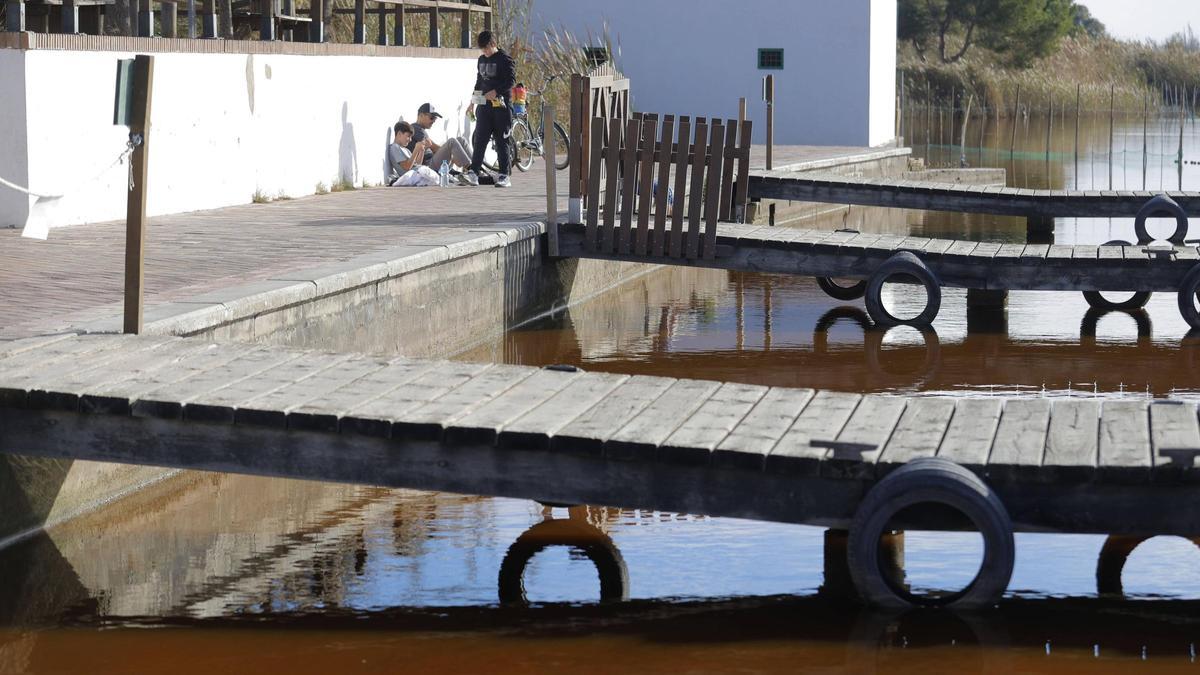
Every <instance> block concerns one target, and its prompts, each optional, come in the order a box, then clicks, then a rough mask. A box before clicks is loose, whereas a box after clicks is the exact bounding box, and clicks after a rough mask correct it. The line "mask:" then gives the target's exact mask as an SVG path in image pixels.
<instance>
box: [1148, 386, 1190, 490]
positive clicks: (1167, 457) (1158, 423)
mask: <svg viewBox="0 0 1200 675" xmlns="http://www.w3.org/2000/svg"><path fill="white" fill-rule="evenodd" d="M1150 447H1151V450H1152V451H1153V452H1152V454H1151V461H1152V462H1153V464H1154V479H1155V480H1156V481H1163V482H1179V481H1184V480H1186V481H1188V482H1194V481H1195V479H1196V477H1197V475H1198V469H1200V467H1197V466H1196V457H1197V455H1200V426H1198V425H1197V418H1196V404H1195V403H1191V402H1186V401H1155V402H1153V403H1151V404H1150Z"/></svg>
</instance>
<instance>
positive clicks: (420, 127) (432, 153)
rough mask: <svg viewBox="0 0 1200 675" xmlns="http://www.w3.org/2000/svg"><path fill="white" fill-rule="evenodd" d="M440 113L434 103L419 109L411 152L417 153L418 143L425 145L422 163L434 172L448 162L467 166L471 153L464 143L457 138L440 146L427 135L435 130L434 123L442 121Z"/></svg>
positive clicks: (409, 148)
mask: <svg viewBox="0 0 1200 675" xmlns="http://www.w3.org/2000/svg"><path fill="white" fill-rule="evenodd" d="M441 117H442V114H441V113H439V112H438V111H437V110H436V109H435V108H434V107H433V104H432V103H422V104H421V107H420V108H418V109H417V123H416V124H414V125H413V137H412V141H411V142H410V143H409V144H408V150H409V152H415V151H416V146H417V144H418V143H424V144H425V155H424V157H422V158H421V163H422V164H424V165H425V166H428V167H430V168H431V169H433V170H435V171H436V170H438V169H439V168H441V166H442V162H444V161H448V162H450V164H451V165H454V166H467V165H469V164H470V163H471V153H469V152H467V149H466V147H464V145H463V142H462V141H461V140H459V139H457V138H450V139H447V140H446V143H445V145H438V144H437V143H435V142H434V141H433V139H432V138H430V137H429V134H427V133H425V132H426V130H428V129H431V128H433V123H434V122H435V121H436V120H438V119H440V118H441Z"/></svg>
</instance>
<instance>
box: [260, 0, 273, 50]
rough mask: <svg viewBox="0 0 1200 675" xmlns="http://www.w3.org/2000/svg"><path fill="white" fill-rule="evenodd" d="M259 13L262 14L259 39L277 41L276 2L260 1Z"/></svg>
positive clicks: (270, 0) (269, 0) (271, 0)
mask: <svg viewBox="0 0 1200 675" xmlns="http://www.w3.org/2000/svg"><path fill="white" fill-rule="evenodd" d="M258 11H259V13H260V14H262V17H261V18H260V19H259V26H258V39H260V40H266V41H272V40H274V39H275V0H258Z"/></svg>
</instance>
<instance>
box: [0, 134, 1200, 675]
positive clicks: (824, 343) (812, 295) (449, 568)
mask: <svg viewBox="0 0 1200 675" xmlns="http://www.w3.org/2000/svg"><path fill="white" fill-rule="evenodd" d="M1034 120H1035V121H1034V122H1031V124H1034V125H1035V126H1036V118H1034ZM1097 124H1099V125H1100V126H1101V127H1102V128H1103V130H1104V133H1103V134H1102V135H1101V136H1100V137H1099V138H1095V139H1094V142H1093V143H1092V146H1089V147H1091V150H1087V151H1085V152H1084V158H1085V161H1084V162H1083V164H1082V166H1083V167H1084V170H1081V171H1080V172H1079V173H1076V172H1075V171H1074V166H1073V161H1068V160H1067V159H1066V158H1065V157H1063V156H1060V157H1058V159H1056V160H1055V162H1052V164H1051V167H1050V171H1049V172H1045V171H1044V170H1045V164H1044V162H1042V161H1040V160H1041V158H1033V159H1030V158H1025V159H1019V160H1018V161H1017V162H1016V163H1015V164H1013V165H1010V169H1015V171H1010V182H1011V183H1013V184H1019V185H1030V186H1040V185H1038V184H1037V181H1039V180H1045V179H1046V177H1047V176H1048V177H1049V179H1050V181H1051V183H1052V184H1053V185H1055V186H1061V185H1066V184H1070V185H1080V186H1084V187H1086V186H1089V185H1093V184H1096V183H1091V182H1089V180H1090V179H1089V178H1088V176H1090V175H1091V174H1092V173H1098V175H1100V176H1103V177H1104V180H1105V181H1107V157H1106V156H1105V155H1106V153H1107V119H1104V120H1102V121H1097ZM1093 126H1095V125H1093ZM1126 126H1129V127H1130V128H1129V129H1127V131H1128V133H1133V132H1134V131H1136V133H1137V134H1138V138H1139V143H1138V148H1139V150H1140V134H1141V122H1140V120H1137V121H1131V122H1129V124H1127V125H1126ZM991 133H992V134H993V136H994V138H995V139H997V140H995V141H994V142H993V145H997V144H1003V147H1004V149H1005V150H1006V149H1007V145H1006V144H1007V141H1008V138H1009V136H1008V135H1007V132H1006V131H1004V130H997V131H994V132H991ZM1060 133H1072V134H1073V129H1070V128H1069V127H1068V129H1066V130H1065V131H1063V132H1060ZM1083 136H1084V137H1085V138H1092V137H1094V136H1096V134H1087V133H1085V134H1083ZM1029 137H1030V138H1037V135H1036V134H1029ZM1072 137H1073V136H1072ZM985 138H987V136H985ZM1018 138H1020V136H1018ZM1054 138H1055V139H1056V141H1063V139H1062V138H1060V137H1059V136H1055V137H1054ZM999 139H1003V140H999ZM917 140H918V141H919V140H920V139H919V138H917ZM1032 142H1033V141H1030V143H1032ZM1063 142H1065V141H1063ZM1117 147H1118V148H1120V147H1121V146H1120V144H1119V143H1118V145H1117ZM914 149H915V150H916V151H917V153H918V154H922V153H923V152H924V146H923V145H922V144H921V143H919V142H918V143H916V144H915V146H914ZM1198 149H1200V142H1198V139H1197V135H1196V133H1195V131H1194V127H1189V133H1188V135H1187V136H1186V154H1187V156H1189V157H1195V154H1196V150H1198ZM1034 150H1035V149H1030V152H1033V151H1034ZM956 154H957V153H956ZM1060 154H1061V153H1060ZM947 156H949V155H948V154H947ZM987 156H988V153H987V151H985V152H983V153H982V154H981V155H980V157H982V158H984V159H985V160H986V158H987ZM936 159H937V158H935V163H945V161H946V160H945V159H944V158H943V160H942V161H941V162H938V161H936ZM1071 159H1072V160H1073V157H1071ZM972 163H975V162H974V161H973V162H972ZM985 163H986V162H985ZM1129 163H1134V164H1136V167H1137V169H1138V171H1139V172H1140V170H1141V160H1140V158H1138V159H1136V160H1134V159H1130V160H1129ZM1131 165H1132V164H1131ZM1196 169H1197V167H1195V166H1193V165H1190V164H1187V165H1185V166H1184V172H1183V179H1184V186H1185V187H1190V188H1192V189H1195V188H1197V187H1200V175H1197V174H1195V173H1189V172H1191V171H1195V170H1196ZM1116 174H1117V175H1120V172H1119V171H1118V172H1116ZM1164 175H1165V178H1164V180H1167V181H1168V183H1169V180H1170V178H1171V173H1170V171H1167V172H1166V173H1165V174H1164ZM1148 178H1149V176H1148ZM1166 186H1167V187H1171V186H1170V185H1166ZM1132 187H1133V186H1132V185H1130V188H1132ZM1117 189H1121V188H1120V187H1118V188H1117ZM847 217H857V218H860V219H861V222H858V223H854V222H851V223H849V224H851V225H853V226H859V227H860V228H861V229H863V230H864V231H869V230H870V229H871V228H878V229H886V230H889V231H908V232H914V233H919V234H922V235H927V236H963V235H969V236H973V237H979V238H987V239H993V240H1005V241H1017V240H1020V239H1021V238H1022V237H1023V236H1024V227H1023V225H1024V224H1023V223H1022V222H1019V221H1017V220H1015V219H1005V218H990V217H976V216H970V217H964V216H950V215H922V214H904V213H891V212H869V213H866V214H862V213H855V214H852V215H851V216H847ZM832 221H833V222H828V221H827V222H826V224H827V225H828V226H831V227H833V226H841V225H843V224H844V223H843V218H842V217H841V216H835V217H834V218H833V219H832ZM1130 229H1131V228H1130V225H1129V223H1128V222H1127V221H1120V220H1112V221H1109V220H1079V221H1072V220H1067V221H1060V222H1059V223H1058V224H1057V227H1056V234H1055V236H1056V240H1058V241H1061V242H1093V243H1099V242H1103V241H1108V240H1109V239H1113V238H1117V237H1128V236H1129V235H1130ZM891 292H892V299H891V301H892V302H893V303H895V304H898V305H903V304H905V303H909V302H914V301H915V300H914V299H913V298H911V297H910V294H908V293H907V292H906V290H905V289H904V288H902V287H901V288H898V289H894V290H893V291H891ZM1193 342H1197V340H1196V338H1195V337H1194V336H1192V337H1189V336H1188V335H1187V333H1186V326H1185V324H1184V323H1183V322H1182V320H1181V319H1180V318H1179V316H1178V312H1177V310H1176V309H1175V302H1174V298H1173V297H1168V296H1166V295H1161V296H1160V297H1155V298H1154V299H1153V300H1152V301H1151V303H1150V305H1149V306H1148V307H1147V309H1146V311H1144V312H1137V313H1132V314H1130V313H1122V312H1110V313H1108V314H1098V313H1096V312H1090V311H1089V310H1088V308H1087V306H1086V304H1085V303H1084V302H1083V300H1082V299H1081V298H1080V297H1079V296H1078V294H1070V293H1016V294H1013V296H1012V298H1011V299H1010V302H1009V307H1008V311H1007V312H1006V313H1002V314H995V313H993V314H984V315H970V316H969V315H968V313H967V312H966V308H965V299H964V296H963V295H962V294H961V293H958V292H954V291H949V292H947V294H946V296H945V298H944V300H943V307H942V312H941V315H940V317H939V319H938V321H937V322H935V325H934V328H933V330H931V331H925V332H919V331H915V330H912V329H907V328H898V329H893V330H890V331H886V332H885V331H881V330H879V329H877V328H875V327H873V326H871V324H870V321H869V319H867V317H866V316H865V314H864V313H863V312H862V311H861V305H860V304H858V303H851V304H842V303H837V302H835V301H833V300H831V299H829V298H827V297H826V296H824V295H823V294H822V293H821V292H820V291H819V290H818V289H817V288H816V286H815V284H813V282H812V281H811V280H810V279H805V278H786V277H769V276H763V275H751V274H727V273H723V272H712V271H696V270H664V271H660V272H656V273H653V274H651V275H648V276H646V277H644V278H642V279H640V280H638V281H636V282H633V283H630V284H627V285H626V286H624V287H622V288H621V289H617V290H615V291H613V292H611V293H608V294H606V295H604V296H601V297H598V298H596V299H594V300H592V301H590V302H588V303H585V304H584V305H581V306H579V307H576V308H572V309H571V310H570V311H569V312H566V313H564V314H562V315H559V316H555V317H550V318H547V319H545V320H542V321H539V322H536V323H534V324H530V325H527V326H524V327H521V328H520V329H517V330H514V331H511V332H510V333H509V334H507V335H506V336H504V337H503V338H501V339H498V340H496V341H494V342H493V343H490V344H485V345H480V346H479V347H478V348H476V349H474V350H472V351H471V352H470V353H467V354H463V355H461V358H464V359H476V360H484V359H489V360H490V359H496V360H503V361H506V362H512V363H526V364H550V363H573V364H578V365H581V366H583V367H584V368H586V369H589V370H605V371H613V372H628V373H651V374H662V375H671V376H684V377H699V378H713V379H721V380H737V381H744V382H756V383H763V384H772V385H789V386H804V387H819V388H829V389H840V390H848V391H878V392H898V393H900V392H902V393H910V394H911V393H917V394H940V395H944V394H949V395H963V394H970V395H1008V394H1014V393H1017V394H1025V395H1029V394H1033V395H1047V396H1107V397H1117V396H1158V397H1164V396H1173V397H1195V396H1197V395H1198V394H1200V376H1198V375H1200V373H1198V369H1200V365H1198V362H1200V352H1197V349H1200V346H1194V345H1193ZM175 488H176V489H173V490H165V491H162V492H161V493H158V496H154V495H144V496H141V497H136V498H133V499H132V500H127V501H126V502H122V503H120V504H118V505H117V506H115V507H114V508H112V509H109V510H106V511H105V512H104V513H102V514H98V515H95V516H90V517H86V518H83V519H80V520H77V521H74V522H72V523H70V524H67V525H63V526H60V527H56V528H53V529H51V530H50V531H49V532H47V533H44V534H42V535H39V536H38V537H35V538H33V539H29V540H27V541H24V542H22V543H19V544H17V545H14V546H10V547H8V548H7V549H4V550H2V551H0V672H2V673H9V672H36V673H46V672H64V673H66V672H69V673H75V672H97V673H99V672H161V671H171V672H178V673H192V672H196V673H201V672H203V673H210V672H214V671H218V672H227V671H228V672H243V671H255V672H263V671H266V672H270V671H277V670H278V671H282V670H287V671H291V672H312V673H329V672H364V673H370V672H396V671H406V672H431V671H437V672H446V673H458V672H461V673H481V672H495V673H518V672H519V673H527V672H561V671H570V672H580V673H626V672H636V673H642V672H646V673H656V672H663V673H667V672H669V673H707V672H782V671H796V670H799V671H806V672H829V673H859V672H897V673H905V672H913V673H927V672H954V673H958V672H1014V671H1016V672H1081V671H1086V672H1126V671H1127V670H1129V669H1133V668H1136V669H1150V668H1152V669H1154V670H1156V671H1174V670H1180V671H1182V670H1185V669H1186V670H1188V671H1193V670H1195V669H1196V667H1197V664H1196V663H1195V650H1196V647H1195V645H1196V643H1197V642H1200V611H1197V610H1198V609H1200V605H1197V604H1196V603H1197V602H1200V548H1198V547H1197V546H1196V545H1195V544H1193V543H1192V542H1190V541H1187V540H1183V539H1178V538H1156V539H1153V540H1150V541H1148V542H1147V543H1146V544H1144V545H1142V546H1140V547H1138V549H1137V550H1135V551H1134V553H1133V554H1132V555H1131V556H1130V559H1129V561H1128V563H1127V564H1126V567H1125V572H1124V576H1123V582H1124V593H1125V596H1126V597H1125V598H1124V599H1116V598H1110V597H1105V598H1101V597H1098V595H1097V591H1096V586H1097V583H1096V578H1095V570H1096V562H1097V554H1098V552H1099V550H1100V547H1101V545H1102V543H1103V540H1104V539H1103V537H1097V536H1082V535H1080V536H1075V535H1072V536H1066V535H1047V534H1021V535H1018V537H1017V555H1018V558H1017V566H1016V569H1015V572H1014V576H1013V579H1012V583H1011V585H1010V589H1009V592H1008V595H1007V597H1006V599H1005V600H1004V601H1003V602H1002V603H1001V604H1000V606H999V607H998V608H995V609H993V610H990V611H987V612H982V613H979V614H973V615H956V614H953V613H948V612H936V613H924V612H917V613H910V614H906V615H901V616H895V615H888V614H879V613H875V612H870V611H866V610H863V609H861V608H859V607H857V606H855V605H853V604H848V603H846V602H844V601H839V600H836V599H833V598H831V597H830V595H829V594H828V593H826V592H825V591H826V590H828V589H824V588H823V586H824V584H825V583H826V580H825V578H824V575H823V548H822V543H823V532H822V531H821V530H820V529H818V528H813V527H802V526H793V525H780V524H774V523H758V522H746V521H738V520H732V519H717V518H704V517H696V516H689V515H680V514H667V513H655V512H641V511H630V510H622V509H606V508H574V509H570V510H568V509H561V508H559V509H548V508H544V507H542V506H539V505H537V504H533V503H530V502H523V501H518V500H508V499H490V498H474V497H465V496H458V495H449V494H430V493H419V492H412V491H403V490H381V489H372V488H364V487H352V486H342V485H333V484H319V483H303V482H298V481H285V480H272V479H263V478H251V477H244V476H231V475H216V474H213V475H208V474H199V475H197V474H192V475H190V476H189V477H186V478H184V479H181V480H180V481H179V483H178V484H177V485H176V486H175ZM979 555H980V551H979V541H978V537H977V535H971V534H969V533H968V534H963V533H912V532H910V533H908V534H907V538H906V542H905V565H906V575H907V577H906V579H907V581H908V582H909V583H910V584H912V585H913V586H914V587H918V588H921V587H927V588H952V587H955V586H956V585H959V586H961V585H962V584H964V583H966V582H967V581H968V580H969V579H970V577H971V576H973V574H974V571H975V569H976V568H977V566H978V561H979ZM601 600H605V601H604V602H598V601H601Z"/></svg>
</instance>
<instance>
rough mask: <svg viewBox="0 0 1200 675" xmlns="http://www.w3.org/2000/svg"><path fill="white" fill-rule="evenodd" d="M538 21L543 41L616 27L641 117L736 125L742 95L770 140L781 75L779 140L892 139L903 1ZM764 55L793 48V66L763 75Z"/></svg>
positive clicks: (549, 2)
mask: <svg viewBox="0 0 1200 675" xmlns="http://www.w3.org/2000/svg"><path fill="white" fill-rule="evenodd" d="M534 15H535V20H534V22H533V26H534V31H535V35H540V34H541V30H542V29H543V28H545V27H548V26H555V27H565V28H566V29H568V30H570V32H571V33H572V34H574V35H577V36H586V35H587V33H588V32H589V31H591V33H592V34H593V35H597V34H599V33H601V32H602V31H603V27H604V26H605V25H607V26H608V28H609V33H610V35H611V36H612V38H613V39H614V41H619V46H620V51H619V55H618V57H617V60H618V63H619V65H620V67H621V69H622V71H623V72H624V73H625V74H626V75H628V76H629V77H630V79H631V80H632V87H633V88H632V95H633V104H634V108H635V109H636V110H643V111H649V112H662V113H676V114H687V115H701V116H710V117H711V116H720V117H726V118H731V117H736V116H737V100H738V97H741V96H744V97H746V98H747V99H748V102H749V108H750V111H751V118H752V119H753V120H754V124H755V141H756V142H760V143H761V142H763V141H764V140H765V123H766V112H765V107H764V105H763V103H762V95H761V81H762V76H763V75H766V74H768V73H773V74H774V75H775V99H776V106H777V108H776V117H775V134H776V135H775V138H776V143H779V144H811V145H854V146H868V145H881V144H884V143H886V142H888V141H890V140H892V137H893V135H894V132H893V126H894V125H893V124H892V123H891V122H890V121H889V120H890V119H891V118H892V116H894V114H895V113H894V103H893V102H892V101H891V99H892V94H891V92H894V91H895V65H896V55H895V50H896V0H839V1H838V2H831V1H829V0H743V2H740V3H731V2H729V0H652V1H650V0H604V2H597V1H596V0H535V10H534ZM581 39H583V38H582V37H581ZM596 42H597V43H598V40H596ZM760 47H763V48H783V49H784V69H783V70H781V71H780V70H774V71H767V70H759V69H758V49H759V48H760Z"/></svg>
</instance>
